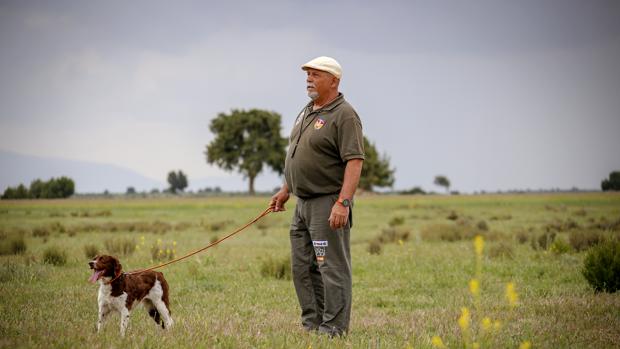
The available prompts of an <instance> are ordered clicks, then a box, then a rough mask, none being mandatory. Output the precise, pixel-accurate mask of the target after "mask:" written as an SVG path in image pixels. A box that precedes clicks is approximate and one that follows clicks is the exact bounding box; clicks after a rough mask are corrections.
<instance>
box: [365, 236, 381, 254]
mask: <svg viewBox="0 0 620 349" xmlns="http://www.w3.org/2000/svg"><path fill="white" fill-rule="evenodd" d="M381 249H382V247H381V242H379V241H378V240H372V241H370V242H369V243H368V253H370V254H376V255H379V254H381Z"/></svg>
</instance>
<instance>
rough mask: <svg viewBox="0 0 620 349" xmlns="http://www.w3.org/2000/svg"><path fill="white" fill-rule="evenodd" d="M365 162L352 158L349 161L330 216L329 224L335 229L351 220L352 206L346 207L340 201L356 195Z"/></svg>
mask: <svg viewBox="0 0 620 349" xmlns="http://www.w3.org/2000/svg"><path fill="white" fill-rule="evenodd" d="M363 164H364V160H363V159H351V160H349V161H347V165H346V167H345V169H344V180H343V183H342V189H341V190H340V196H339V197H338V201H337V202H336V203H335V204H334V206H333V207H332V212H331V214H330V216H329V226H330V227H331V228H332V229H333V230H336V229H340V228H342V227H344V226H345V225H346V224H347V222H348V221H349V210H350V209H351V207H345V206H344V205H342V204H341V203H340V202H339V201H341V199H349V200H351V199H352V198H353V195H355V190H356V189H357V185H358V184H359V181H360V176H361V174H362V165H363Z"/></svg>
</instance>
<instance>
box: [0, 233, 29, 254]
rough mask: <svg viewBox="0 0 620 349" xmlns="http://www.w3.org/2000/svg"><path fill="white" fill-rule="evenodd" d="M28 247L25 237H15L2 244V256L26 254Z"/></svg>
mask: <svg viewBox="0 0 620 349" xmlns="http://www.w3.org/2000/svg"><path fill="white" fill-rule="evenodd" d="M27 247H28V246H27V245H26V241H25V240H24V237H23V236H17V237H13V238H12V239H8V240H3V241H2V243H0V255H8V254H24V252H26V249H27Z"/></svg>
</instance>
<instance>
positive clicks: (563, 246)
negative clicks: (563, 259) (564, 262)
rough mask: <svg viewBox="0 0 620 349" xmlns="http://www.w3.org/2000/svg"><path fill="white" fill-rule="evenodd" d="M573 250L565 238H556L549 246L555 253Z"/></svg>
mask: <svg viewBox="0 0 620 349" xmlns="http://www.w3.org/2000/svg"><path fill="white" fill-rule="evenodd" d="M572 250H573V248H572V247H571V246H570V245H569V244H568V243H567V242H566V241H565V240H564V239H556V240H555V241H554V242H553V243H552V244H551V246H549V251H551V252H553V253H555V254H564V253H568V252H571V251H572Z"/></svg>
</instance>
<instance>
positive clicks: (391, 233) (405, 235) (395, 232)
mask: <svg viewBox="0 0 620 349" xmlns="http://www.w3.org/2000/svg"><path fill="white" fill-rule="evenodd" d="M410 234H411V231H410V230H409V229H396V228H387V229H383V230H382V231H381V234H380V235H379V236H378V237H377V240H378V241H379V243H382V244H386V243H390V242H398V241H399V240H402V241H407V240H409V235H410Z"/></svg>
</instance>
